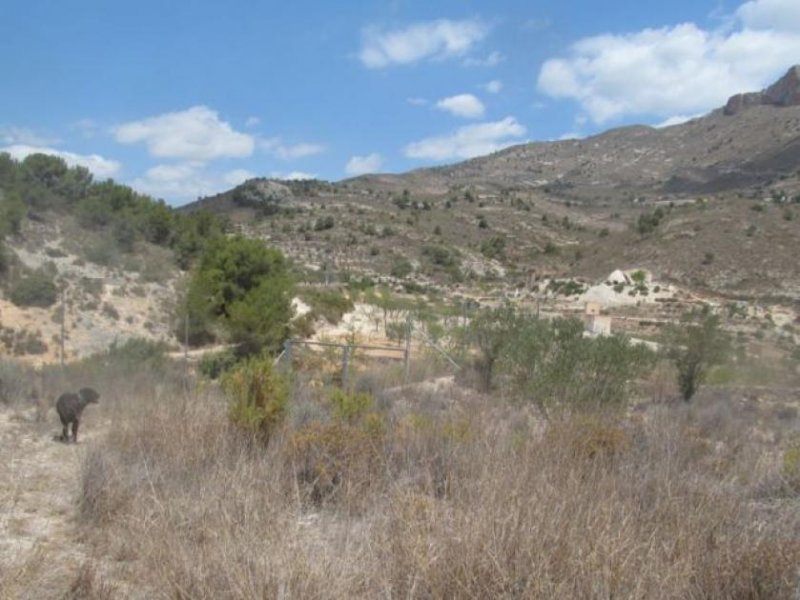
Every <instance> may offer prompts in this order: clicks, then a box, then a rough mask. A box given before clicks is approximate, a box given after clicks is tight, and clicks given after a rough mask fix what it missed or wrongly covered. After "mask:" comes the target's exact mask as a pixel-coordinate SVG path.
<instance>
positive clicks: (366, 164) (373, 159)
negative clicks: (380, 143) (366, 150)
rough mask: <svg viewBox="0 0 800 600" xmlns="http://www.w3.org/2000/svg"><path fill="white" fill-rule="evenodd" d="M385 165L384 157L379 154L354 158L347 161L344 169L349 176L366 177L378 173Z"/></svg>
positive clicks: (374, 153)
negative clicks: (366, 174) (368, 174)
mask: <svg viewBox="0 0 800 600" xmlns="http://www.w3.org/2000/svg"><path fill="white" fill-rule="evenodd" d="M381 165H383V157H382V156H381V155H380V154H378V153H377V152H373V153H372V154H367V155H366V156H353V157H352V158H351V159H350V160H348V161H347V165H345V167H344V171H345V173H347V174H348V175H353V176H354V175H364V174H365V173H376V172H377V171H379V170H380V168H381Z"/></svg>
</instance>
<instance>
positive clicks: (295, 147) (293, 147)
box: [259, 138, 325, 160]
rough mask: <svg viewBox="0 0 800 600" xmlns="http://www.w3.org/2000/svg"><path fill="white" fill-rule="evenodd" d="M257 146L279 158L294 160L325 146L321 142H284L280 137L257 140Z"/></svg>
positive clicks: (313, 153)
mask: <svg viewBox="0 0 800 600" xmlns="http://www.w3.org/2000/svg"><path fill="white" fill-rule="evenodd" d="M259 146H260V147H261V149H262V150H264V151H265V152H267V153H269V154H271V155H272V156H275V157H276V158H280V159H281V160H294V159H297V158H305V157H307V156H314V155H315V154H320V153H322V152H324V151H325V146H323V145H322V144H309V143H300V144H284V143H283V142H282V141H281V138H269V139H265V140H260V141H259Z"/></svg>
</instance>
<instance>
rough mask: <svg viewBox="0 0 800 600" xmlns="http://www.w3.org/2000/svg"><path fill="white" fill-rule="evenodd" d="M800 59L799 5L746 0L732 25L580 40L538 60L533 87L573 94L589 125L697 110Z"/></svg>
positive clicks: (791, 0) (788, 0) (792, 0)
mask: <svg viewBox="0 0 800 600" xmlns="http://www.w3.org/2000/svg"><path fill="white" fill-rule="evenodd" d="M798 56H800V2H797V0H751V1H750V2H747V3H745V4H743V5H742V6H741V7H740V8H739V10H738V11H737V12H736V13H735V15H734V17H733V23H732V26H731V27H729V28H728V29H726V30H721V31H707V30H704V29H701V28H700V27H698V26H697V25H695V24H694V23H683V24H680V25H676V26H674V27H663V28H660V29H644V30H642V31H638V32H634V33H628V34H623V35H599V36H594V37H589V38H585V39H582V40H579V41H578V42H577V43H575V44H574V45H573V46H572V48H571V49H570V52H569V55H568V56H567V57H562V58H553V59H550V60H548V61H546V62H545V63H544V65H543V66H542V69H541V71H540V73H539V80H538V87H539V89H540V90H541V91H542V92H544V93H545V94H547V95H549V96H552V97H556V98H572V99H574V100H576V101H577V102H578V103H579V104H580V105H581V107H582V108H583V109H584V110H585V111H587V113H588V114H589V115H590V116H591V118H592V120H593V121H595V122H596V123H603V122H605V121H608V120H610V119H615V118H620V117H624V116H629V115H652V116H656V117H662V118H666V117H671V116H673V115H676V114H684V115H685V114H696V113H703V112H706V111H708V110H710V109H712V108H716V107H718V106H721V105H722V104H724V103H725V101H726V100H727V98H728V97H729V96H731V95H733V94H735V93H739V92H746V91H756V90H759V89H762V88H763V87H765V86H766V85H768V84H769V83H771V82H772V81H773V80H775V79H776V78H777V77H778V76H780V75H782V74H783V72H784V71H785V70H786V69H787V68H788V67H789V66H790V65H792V64H794V63H796V62H797V60H798Z"/></svg>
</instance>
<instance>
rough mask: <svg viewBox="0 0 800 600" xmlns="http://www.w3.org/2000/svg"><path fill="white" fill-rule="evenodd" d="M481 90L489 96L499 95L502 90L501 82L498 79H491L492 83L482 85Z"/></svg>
mask: <svg viewBox="0 0 800 600" xmlns="http://www.w3.org/2000/svg"><path fill="white" fill-rule="evenodd" d="M481 88H482V89H484V90H486V91H487V92H489V93H490V94H499V93H500V92H501V91H502V90H503V82H502V81H500V80H499V79H493V80H492V81H490V82H488V83H485V84H483V85H482V86H481Z"/></svg>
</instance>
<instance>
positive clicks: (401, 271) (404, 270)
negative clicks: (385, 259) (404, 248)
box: [391, 258, 414, 279]
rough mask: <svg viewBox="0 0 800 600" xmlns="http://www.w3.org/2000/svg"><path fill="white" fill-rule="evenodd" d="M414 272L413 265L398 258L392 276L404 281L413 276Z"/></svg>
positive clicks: (393, 266)
mask: <svg viewBox="0 0 800 600" xmlns="http://www.w3.org/2000/svg"><path fill="white" fill-rule="evenodd" d="M413 271H414V267H413V265H412V264H411V263H410V262H408V260H406V259H405V258H398V259H397V260H395V261H394V262H393V263H392V270H391V275H392V277H397V278H398V279H403V278H405V277H408V276H409V275H411V273H412V272H413Z"/></svg>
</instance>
